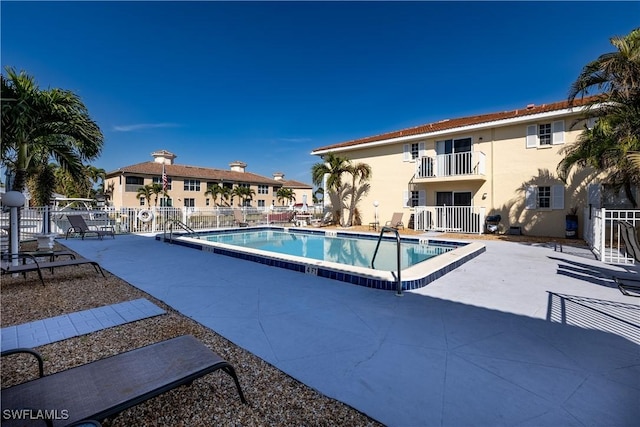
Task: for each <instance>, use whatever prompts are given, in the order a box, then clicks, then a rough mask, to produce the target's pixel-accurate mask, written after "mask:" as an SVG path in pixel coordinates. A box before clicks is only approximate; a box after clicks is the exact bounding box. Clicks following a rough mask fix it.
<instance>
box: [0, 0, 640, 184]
mask: <svg viewBox="0 0 640 427" xmlns="http://www.w3.org/2000/svg"><path fill="white" fill-rule="evenodd" d="M0 7H1V14H2V15H1V20H2V22H1V23H2V29H1V36H2V39H1V54H2V66H3V67H5V66H11V67H14V68H16V69H18V70H25V71H27V72H28V73H29V74H31V75H33V76H34V77H35V78H36V80H37V82H38V83H39V85H40V87H41V88H48V87H59V88H63V89H69V90H72V91H74V92H75V93H77V94H78V95H80V97H81V98H82V100H83V102H84V103H85V105H86V106H87V107H88V109H89V111H90V114H91V116H92V118H93V119H94V120H95V121H96V122H97V123H98V124H99V126H100V128H101V129H102V131H103V133H104V136H105V144H104V149H103V153H102V156H101V157H100V159H98V160H96V161H94V162H92V164H93V165H94V166H97V167H101V168H104V169H105V170H107V171H111V170H114V169H117V168H118V167H121V166H125V165H130V164H134V163H139V162H144V161H148V160H151V156H150V153H151V152H153V151H155V150H158V149H167V150H169V151H171V152H173V153H175V154H177V155H178V157H177V159H176V162H177V163H180V164H186V165H196V166H205V167H214V168H220V169H227V168H228V165H229V163H230V162H232V161H234V160H241V161H244V162H246V163H247V164H248V167H247V171H249V172H254V173H257V174H260V175H264V176H269V177H270V176H272V174H273V173H274V172H283V173H284V174H285V178H286V179H295V180H298V181H302V182H306V183H311V174H310V169H311V166H312V165H313V164H314V163H317V162H318V161H319V158H318V157H315V156H311V155H310V154H309V153H310V152H311V150H313V149H314V148H318V147H321V146H324V145H328V144H333V143H338V142H343V141H347V140H351V139H356V138H360V137H366V136H371V135H376V134H380V133H383V132H387V131H393V130H398V129H402V128H405V127H410V126H416V125H419V124H423V123H429V122H432V121H437V120H441V119H446V118H453V117H461V116H466V115H472V114H479V113H490V112H496V111H503V110H510V109H515V108H520V107H524V106H526V105H527V104H531V103H534V104H543V103H549V102H554V101H560V100H564V99H566V95H567V92H568V89H569V86H570V84H571V83H572V82H573V81H574V80H575V78H576V77H577V76H578V73H579V72H580V70H581V69H582V67H583V66H584V65H585V64H587V63H588V62H589V61H591V60H593V59H595V58H597V57H598V56H599V55H601V54H602V53H605V52H610V51H612V50H613V47H612V46H611V44H610V42H609V38H610V37H612V36H616V35H626V34H628V33H629V32H630V31H631V30H632V29H633V28H635V27H637V26H639V25H640V20H639V19H638V17H640V2H402V3H400V2H207V1H200V2H168V1H167V2H146V1H143V2H14V1H6V0H5V1H2V3H1V6H0Z"/></svg>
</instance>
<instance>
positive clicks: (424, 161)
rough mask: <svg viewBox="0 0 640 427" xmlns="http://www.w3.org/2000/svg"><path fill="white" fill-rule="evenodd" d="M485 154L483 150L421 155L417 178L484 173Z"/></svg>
mask: <svg viewBox="0 0 640 427" xmlns="http://www.w3.org/2000/svg"><path fill="white" fill-rule="evenodd" d="M484 174H485V155H484V153H483V152H481V151H467V152H464V153H453V154H438V155H436V156H431V157H430V156H426V157H420V158H418V159H417V162H416V178H435V177H452V176H465V175H471V176H473V175H484Z"/></svg>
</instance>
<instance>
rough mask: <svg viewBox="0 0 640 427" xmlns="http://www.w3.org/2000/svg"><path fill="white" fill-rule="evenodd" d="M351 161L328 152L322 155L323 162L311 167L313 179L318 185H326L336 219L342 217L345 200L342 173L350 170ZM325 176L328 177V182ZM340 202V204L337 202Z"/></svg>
mask: <svg viewBox="0 0 640 427" xmlns="http://www.w3.org/2000/svg"><path fill="white" fill-rule="evenodd" d="M350 163H351V161H350V160H349V159H348V158H346V157H340V156H338V155H336V154H334V153H327V154H325V155H324V156H322V162H320V163H316V164H314V165H313V166H312V167H311V179H312V181H313V183H314V184H315V185H317V186H318V187H320V186H322V185H326V187H325V190H327V193H328V195H329V199H330V200H331V205H332V206H331V208H332V210H333V213H334V216H335V218H334V220H335V221H338V218H341V217H342V209H343V201H344V198H343V197H342V195H341V194H342V192H343V190H344V189H343V185H342V175H343V174H344V173H345V172H347V171H348V167H349V164H350ZM325 176H326V177H327V179H326V183H325V182H324V181H325ZM336 203H338V204H336Z"/></svg>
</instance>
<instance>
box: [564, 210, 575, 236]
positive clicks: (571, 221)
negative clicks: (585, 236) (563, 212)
mask: <svg viewBox="0 0 640 427" xmlns="http://www.w3.org/2000/svg"><path fill="white" fill-rule="evenodd" d="M565 223H566V227H565V237H566V238H567V239H576V238H577V237H578V215H567V216H566V217H565Z"/></svg>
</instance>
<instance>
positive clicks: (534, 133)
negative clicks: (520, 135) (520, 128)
mask: <svg viewBox="0 0 640 427" xmlns="http://www.w3.org/2000/svg"><path fill="white" fill-rule="evenodd" d="M537 146H538V125H529V126H527V148H536V147H537Z"/></svg>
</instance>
